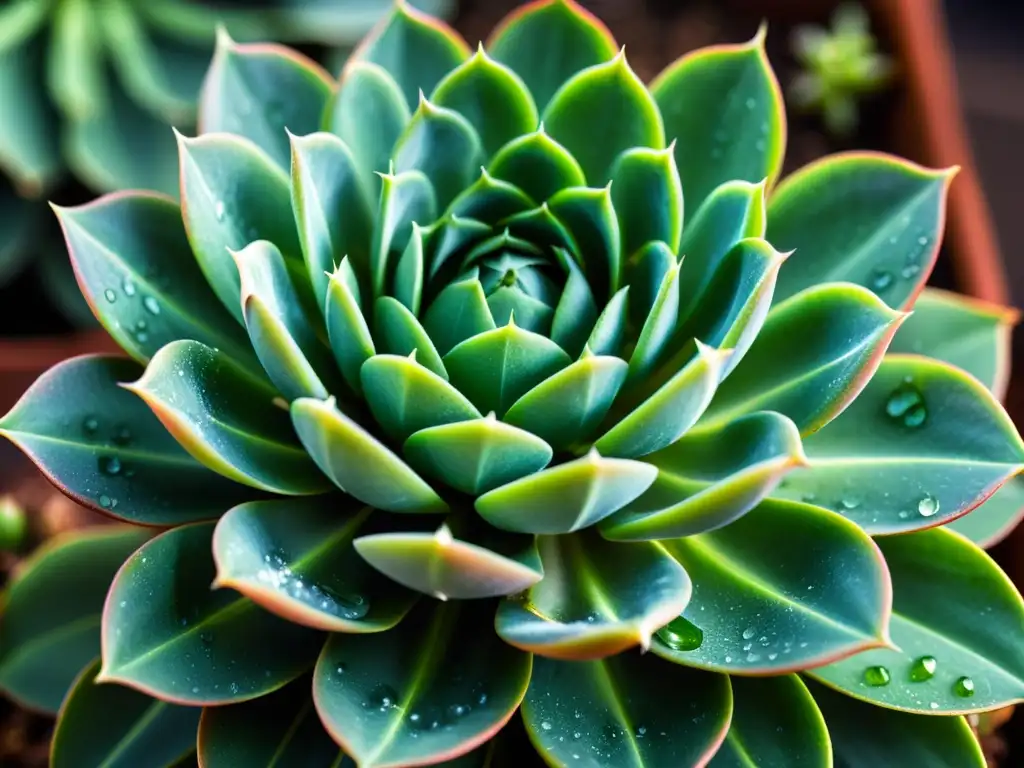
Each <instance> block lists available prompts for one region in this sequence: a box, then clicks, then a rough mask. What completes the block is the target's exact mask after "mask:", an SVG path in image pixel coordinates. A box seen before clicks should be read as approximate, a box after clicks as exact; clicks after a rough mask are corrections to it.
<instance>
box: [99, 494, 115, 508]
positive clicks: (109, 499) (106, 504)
mask: <svg viewBox="0 0 1024 768" xmlns="http://www.w3.org/2000/svg"><path fill="white" fill-rule="evenodd" d="M100 506H101V507H103V508H104V509H113V508H114V507H116V506H117V499H115V498H114V497H113V496H107V494H105V493H104V494H103V495H101V496H100Z"/></svg>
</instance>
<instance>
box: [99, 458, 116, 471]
mask: <svg viewBox="0 0 1024 768" xmlns="http://www.w3.org/2000/svg"><path fill="white" fill-rule="evenodd" d="M99 467H100V472H102V473H103V474H104V475H117V474H119V473H120V472H121V460H120V459H119V458H117V456H100V458H99Z"/></svg>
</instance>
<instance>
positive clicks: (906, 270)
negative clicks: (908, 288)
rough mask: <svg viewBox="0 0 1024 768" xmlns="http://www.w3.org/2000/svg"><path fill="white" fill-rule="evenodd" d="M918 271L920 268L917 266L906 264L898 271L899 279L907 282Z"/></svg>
mask: <svg viewBox="0 0 1024 768" xmlns="http://www.w3.org/2000/svg"><path fill="white" fill-rule="evenodd" d="M920 271H921V267H919V266H918V265H917V264H907V265H905V266H904V267H903V269H901V270H900V277H902V278H904V279H906V280H909V279H910V278H912V277H913V276H914V275H916V274H917V273H918V272H920Z"/></svg>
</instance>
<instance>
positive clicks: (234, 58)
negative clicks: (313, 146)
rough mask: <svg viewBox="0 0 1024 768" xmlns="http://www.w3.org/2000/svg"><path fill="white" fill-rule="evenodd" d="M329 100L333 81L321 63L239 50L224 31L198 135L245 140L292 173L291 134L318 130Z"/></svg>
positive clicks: (280, 52) (206, 85) (278, 50)
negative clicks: (209, 134)
mask: <svg viewBox="0 0 1024 768" xmlns="http://www.w3.org/2000/svg"><path fill="white" fill-rule="evenodd" d="M330 95H331V78H330V76H329V75H328V74H327V73H326V72H325V71H324V70H322V69H321V68H320V66H319V65H318V64H317V63H316V62H314V61H312V60H311V59H307V58H306V57H305V56H302V55H301V54H299V53H297V52H296V51H293V50H291V49H290V48H286V47H284V46H281V45H270V44H266V43H260V44H256V45H238V44H237V43H235V42H234V41H233V40H232V39H231V38H230V37H229V36H228V34H227V32H226V31H225V30H224V28H223V27H221V28H220V31H219V32H218V34H217V49H216V52H215V53H214V56H213V62H212V63H211V64H210V69H209V71H208V72H207V73H206V80H205V81H204V82H203V90H202V93H201V95H200V97H199V130H200V131H201V132H202V133H221V132H222V133H230V134H235V135H237V136H243V137H245V138H247V139H249V140H251V141H252V142H253V143H254V144H256V146H258V147H259V148H260V149H262V150H263V151H264V152H266V153H267V154H268V155H269V156H270V157H271V158H273V160H274V161H275V162H276V163H277V164H278V165H279V166H280V167H281V168H283V169H287V168H288V167H289V165H290V163H291V156H292V152H291V146H289V139H288V133H287V132H288V131H290V132H291V133H294V134H297V135H300V136H301V135H305V134H307V133H313V132H314V131H316V130H318V129H319V128H320V122H321V115H323V113H324V107H325V106H326V105H327V100H328V99H329V98H330ZM286 129H287V130H286Z"/></svg>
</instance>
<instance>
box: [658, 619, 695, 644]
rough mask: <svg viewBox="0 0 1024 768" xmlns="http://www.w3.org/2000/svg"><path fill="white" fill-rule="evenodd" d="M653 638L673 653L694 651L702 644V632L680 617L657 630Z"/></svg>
mask: <svg viewBox="0 0 1024 768" xmlns="http://www.w3.org/2000/svg"><path fill="white" fill-rule="evenodd" d="M655 636H656V637H657V638H658V639H659V640H661V642H663V643H664V644H665V645H667V646H668V647H669V648H671V649H672V650H673V651H695V650H697V649H698V648H700V646H701V643H703V642H704V632H703V630H701V628H700V627H698V626H696V625H695V624H693V623H692V622H691V621H689V620H687V619H685V618H683V617H682V616H679V617H678V618H675V619H673V620H672V621H670V622H669V623H668V624H666V625H665V626H664V627H662V628H661V629H659V630H658V631H657V632H656V633H655Z"/></svg>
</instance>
